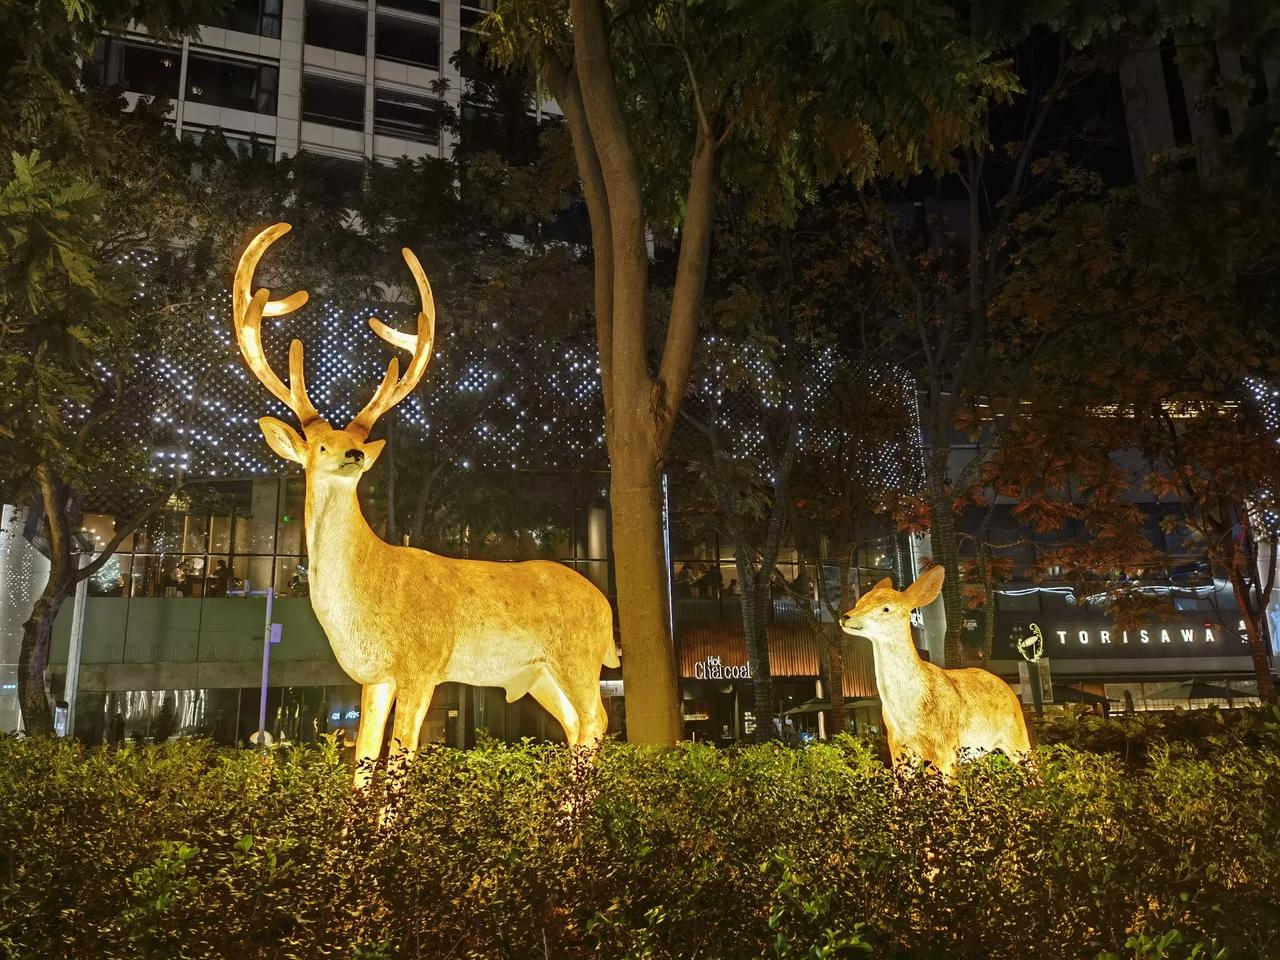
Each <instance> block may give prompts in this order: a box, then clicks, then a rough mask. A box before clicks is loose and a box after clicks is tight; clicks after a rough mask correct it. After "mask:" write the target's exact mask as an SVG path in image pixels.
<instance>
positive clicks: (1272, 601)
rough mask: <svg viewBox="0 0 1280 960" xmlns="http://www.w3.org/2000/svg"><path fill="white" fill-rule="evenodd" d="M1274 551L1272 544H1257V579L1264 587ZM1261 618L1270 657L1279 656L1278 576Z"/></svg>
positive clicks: (1279, 607)
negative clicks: (1267, 640)
mask: <svg viewBox="0 0 1280 960" xmlns="http://www.w3.org/2000/svg"><path fill="white" fill-rule="evenodd" d="M1274 549H1275V546H1274V544H1270V543H1265V542H1263V543H1259V544H1258V578H1259V582H1260V583H1261V584H1262V586H1264V587H1265V586H1266V584H1267V573H1268V572H1269V571H1270V569H1271V551H1272V550H1274ZM1263 616H1265V617H1266V620H1267V631H1268V632H1269V633H1270V634H1271V655H1272V656H1280V574H1278V575H1277V577H1276V586H1275V587H1273V588H1272V590H1271V596H1270V597H1268V598H1267V605H1266V609H1265V611H1264V613H1263Z"/></svg>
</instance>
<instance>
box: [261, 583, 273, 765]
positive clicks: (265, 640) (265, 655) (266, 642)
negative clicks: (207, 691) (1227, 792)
mask: <svg viewBox="0 0 1280 960" xmlns="http://www.w3.org/2000/svg"><path fill="white" fill-rule="evenodd" d="M274 597H275V588H274V587H267V616H266V622H265V623H264V624H263V628H262V696H261V697H260V698H259V700H258V746H260V747H265V746H266V745H267V673H268V672H269V671H270V669H271V601H272V600H273V599H274Z"/></svg>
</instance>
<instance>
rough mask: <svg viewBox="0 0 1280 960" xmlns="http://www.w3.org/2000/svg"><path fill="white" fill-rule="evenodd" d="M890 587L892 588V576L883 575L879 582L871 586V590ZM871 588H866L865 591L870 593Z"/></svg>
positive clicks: (889, 588) (888, 588)
mask: <svg viewBox="0 0 1280 960" xmlns="http://www.w3.org/2000/svg"><path fill="white" fill-rule="evenodd" d="M892 589H893V577H885V578H884V579H883V580H881V581H880V582H879V583H877V584H876V585H875V586H874V587H872V588H871V590H892ZM871 590H868V591H867V593H870V592H871Z"/></svg>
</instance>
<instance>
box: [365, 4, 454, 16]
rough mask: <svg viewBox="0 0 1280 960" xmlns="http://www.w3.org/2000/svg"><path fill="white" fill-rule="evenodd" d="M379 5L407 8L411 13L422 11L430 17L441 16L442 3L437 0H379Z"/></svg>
mask: <svg viewBox="0 0 1280 960" xmlns="http://www.w3.org/2000/svg"><path fill="white" fill-rule="evenodd" d="M378 7H379V8H382V7H391V8H393V9H395V10H407V11H409V12H410V13H421V14H425V15H426V16H428V17H436V18H439V16H440V4H439V3H436V2H435V0H378Z"/></svg>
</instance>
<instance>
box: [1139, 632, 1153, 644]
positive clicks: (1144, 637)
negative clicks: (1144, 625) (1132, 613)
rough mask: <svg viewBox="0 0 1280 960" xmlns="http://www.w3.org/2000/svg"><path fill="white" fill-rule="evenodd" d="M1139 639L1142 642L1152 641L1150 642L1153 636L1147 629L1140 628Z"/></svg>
mask: <svg viewBox="0 0 1280 960" xmlns="http://www.w3.org/2000/svg"><path fill="white" fill-rule="evenodd" d="M1138 639H1139V640H1140V641H1141V642H1143V643H1150V642H1151V637H1150V636H1149V635H1148V633H1147V631H1145V630H1139V631H1138Z"/></svg>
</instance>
